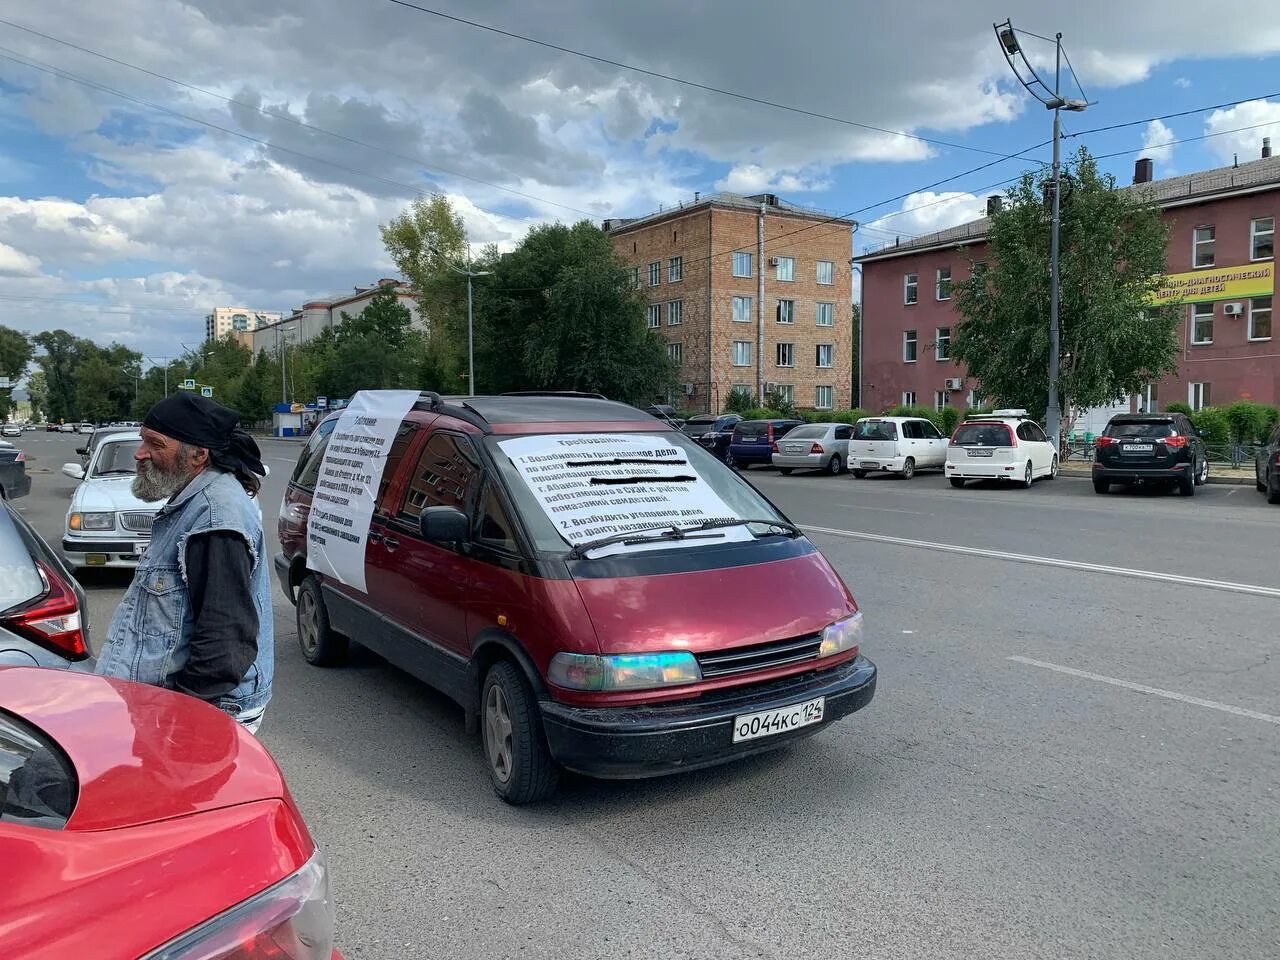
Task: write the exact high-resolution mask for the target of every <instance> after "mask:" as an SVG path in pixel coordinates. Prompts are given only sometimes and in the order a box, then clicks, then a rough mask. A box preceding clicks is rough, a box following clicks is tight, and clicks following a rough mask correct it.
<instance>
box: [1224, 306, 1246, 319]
mask: <svg viewBox="0 0 1280 960" xmlns="http://www.w3.org/2000/svg"><path fill="white" fill-rule="evenodd" d="M1222 312H1223V314H1225V315H1226V316H1228V317H1238V316H1240V315H1241V314H1242V313H1244V304H1243V303H1228V304H1224V305H1223V307H1222Z"/></svg>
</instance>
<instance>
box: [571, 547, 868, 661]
mask: <svg viewBox="0 0 1280 960" xmlns="http://www.w3.org/2000/svg"><path fill="white" fill-rule="evenodd" d="M575 582H576V583H577V586H578V591H579V593H580V594H581V595H582V600H583V603H585V604H586V607H587V612H588V614H590V616H591V623H592V626H594V627H595V630H596V635H597V637H598V638H599V641H600V651H601V652H602V653H606V654H610V653H649V652H653V651H657V650H688V651H690V652H692V653H702V652H704V651H708V650H721V649H726V648H729V647H744V646H749V645H751V644H755V643H768V642H770V641H773V640H783V639H786V638H788V637H799V636H804V635H805V634H808V633H816V632H817V631H819V630H821V629H822V628H823V627H825V626H827V625H828V624H830V623H831V622H833V621H835V620H839V619H840V618H841V617H844V616H847V615H848V614H849V613H851V612H852V611H853V610H855V609H856V606H855V605H854V602H853V597H852V596H850V595H849V591H848V589H846V587H845V585H844V583H843V582H842V581H841V579H840V578H839V577H838V576H837V575H836V572H835V571H834V570H833V569H831V566H830V564H828V563H827V561H826V560H824V559H823V558H822V555H821V554H820V553H818V552H817V551H814V552H812V553H809V554H806V555H805V556H800V557H790V558H788V559H785V560H775V561H772V562H769V563H757V564H751V565H749V566H741V567H720V568H716V569H713V570H703V571H695V572H684V573H673V574H666V575H663V576H646V577H620V578H609V579H579V580H576V581H575Z"/></svg>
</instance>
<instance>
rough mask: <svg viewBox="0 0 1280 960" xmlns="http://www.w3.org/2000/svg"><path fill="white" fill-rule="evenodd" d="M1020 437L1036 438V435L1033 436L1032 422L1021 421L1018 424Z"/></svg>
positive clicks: (1021, 438) (1024, 438)
mask: <svg viewBox="0 0 1280 960" xmlns="http://www.w3.org/2000/svg"><path fill="white" fill-rule="evenodd" d="M1018 439H1019V440H1034V439H1035V437H1033V436H1032V435H1031V424H1029V423H1020V424H1018Z"/></svg>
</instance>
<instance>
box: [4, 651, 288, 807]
mask: <svg viewBox="0 0 1280 960" xmlns="http://www.w3.org/2000/svg"><path fill="white" fill-rule="evenodd" d="M0 708H3V709H4V710H7V711H9V712H10V713H13V714H16V715H18V716H19V717H21V718H22V719H24V720H26V721H27V722H28V723H30V724H33V725H34V726H37V727H39V728H40V729H41V730H43V731H44V732H45V733H47V734H48V735H49V736H50V737H51V738H52V739H53V740H55V741H56V742H57V743H58V745H59V746H60V747H61V748H62V749H63V750H64V751H65V752H66V754H67V756H68V757H69V758H70V759H71V763H72V765H73V766H74V767H75V771H76V776H77V778H78V780H79V786H80V792H79V797H78V798H77V800H76V806H75V810H74V812H73V813H72V815H71V819H70V820H69V821H68V822H67V826H66V829H67V830H110V829H114V828H117V827H127V826H137V825H139V824H144V823H153V822H155V821H158V820H168V819H171V818H173V817H183V816H187V815H189V814H193V813H203V812H206V811H210V810H216V809H219V808H222V807H230V806H234V805H236V804H242V803H250V802H252V801H255V800H268V799H277V798H284V797H285V796H287V794H286V791H285V786H284V781H283V779H282V778H281V776H280V771H279V769H278V768H277V767H276V765H275V761H273V760H272V759H271V756H270V755H269V754H268V753H267V751H266V749H265V748H263V747H262V745H261V744H259V743H258V742H257V740H256V739H255V738H254V737H253V736H252V735H251V734H249V733H248V732H247V731H245V730H244V729H242V728H241V727H240V725H239V724H237V723H236V722H235V721H234V720H232V719H231V718H230V717H228V716H227V715H226V714H224V713H222V712H221V711H219V710H217V709H216V708H214V707H211V706H209V705H207V704H205V703H201V702H200V701H198V700H195V699H194V698H192V697H188V696H186V695H184V694H180V693H174V692H172V691H169V690H161V689H158V688H156V687H149V686H144V685H142V684H137V683H129V682H126V681H123V680H113V679H110V678H107V677H98V676H93V675H91V674H84V673H74V672H70V671H65V670H48V669H43V668H39V667H0Z"/></svg>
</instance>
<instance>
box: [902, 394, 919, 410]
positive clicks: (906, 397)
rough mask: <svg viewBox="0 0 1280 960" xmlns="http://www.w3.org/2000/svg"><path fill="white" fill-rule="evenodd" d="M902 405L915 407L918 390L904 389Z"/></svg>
mask: <svg viewBox="0 0 1280 960" xmlns="http://www.w3.org/2000/svg"><path fill="white" fill-rule="evenodd" d="M902 405H903V406H904V407H914V406H915V405H916V392H915V391H914V390H903V391H902Z"/></svg>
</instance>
